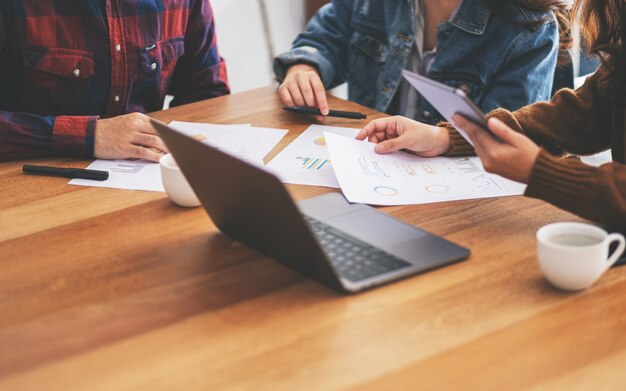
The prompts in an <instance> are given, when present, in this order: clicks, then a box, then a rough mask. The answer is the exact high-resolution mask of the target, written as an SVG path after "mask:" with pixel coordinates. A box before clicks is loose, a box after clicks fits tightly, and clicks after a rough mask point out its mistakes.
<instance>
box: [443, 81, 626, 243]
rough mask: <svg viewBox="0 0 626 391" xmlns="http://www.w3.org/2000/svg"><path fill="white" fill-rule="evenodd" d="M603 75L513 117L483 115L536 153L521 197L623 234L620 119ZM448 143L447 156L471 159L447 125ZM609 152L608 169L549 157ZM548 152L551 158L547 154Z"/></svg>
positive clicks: (624, 168) (625, 125)
mask: <svg viewBox="0 0 626 391" xmlns="http://www.w3.org/2000/svg"><path fill="white" fill-rule="evenodd" d="M604 72H606V71H605V70H604V69H600V70H598V72H596V74H595V75H593V76H591V77H590V78H588V79H587V81H586V82H585V84H584V85H583V86H582V87H580V88H579V89H577V90H575V91H574V90H569V89H566V90H561V91H559V92H558V93H557V94H556V95H555V96H554V98H553V99H552V100H551V101H549V102H540V103H535V104H532V105H530V106H526V107H524V108H522V109H520V110H518V111H515V112H513V113H511V112H509V111H506V110H502V109H498V110H495V111H493V112H491V113H490V114H489V116H494V117H497V118H499V119H501V120H502V121H504V122H505V123H507V124H508V125H509V126H510V127H511V128H513V129H515V130H517V131H519V132H522V133H524V134H526V135H527V136H528V137H530V138H531V139H532V140H533V141H534V142H535V143H537V144H538V145H540V146H541V147H542V149H541V152H540V153H539V156H538V158H537V160H536V162H535V165H534V167H533V169H532V172H531V176H530V180H529V182H528V187H527V189H526V193H525V195H527V196H529V197H533V198H539V199H542V200H544V201H547V202H549V203H551V204H553V205H555V206H557V207H559V208H562V209H564V210H567V211H569V212H572V213H575V214H577V215H579V216H581V217H584V218H586V219H589V220H593V221H596V222H599V223H601V224H605V225H607V226H608V227H609V228H611V229H618V230H621V231H624V230H626V165H624V150H625V149H626V147H625V143H626V141H625V140H626V137H625V132H626V117H625V116H624V110H623V108H622V107H620V105H618V104H614V102H613V101H612V99H610V98H608V96H609V93H608V92H607V91H605V90H603V89H602V87H601V85H602V83H600V82H599V80H600V79H601V77H602V75H603V74H604ZM448 129H449V131H450V139H451V142H452V148H451V150H450V151H449V152H448V153H447V154H446V155H448V156H459V155H468V154H472V153H474V150H473V148H472V146H471V145H469V144H468V143H467V141H465V139H464V138H463V137H462V136H461V135H460V134H458V133H457V132H456V131H455V130H454V128H451V127H450V125H448ZM609 148H611V149H612V155H613V163H608V164H604V165H603V166H601V167H597V168H596V167H590V166H588V165H585V164H584V163H582V162H580V161H579V160H578V159H563V158H560V157H557V156H554V154H555V152H554V151H559V150H560V151H562V152H567V153H570V154H575V155H591V154H594V153H597V152H601V151H604V150H607V149H609ZM548 151H551V152H552V153H549V152H548Z"/></svg>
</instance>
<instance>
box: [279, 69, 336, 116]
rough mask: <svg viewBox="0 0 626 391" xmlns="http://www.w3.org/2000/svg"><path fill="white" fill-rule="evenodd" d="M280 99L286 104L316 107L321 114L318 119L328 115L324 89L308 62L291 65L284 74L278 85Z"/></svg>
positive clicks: (318, 76)
mask: <svg viewBox="0 0 626 391" xmlns="http://www.w3.org/2000/svg"><path fill="white" fill-rule="evenodd" d="M278 94H279V95H280V99H281V100H282V101H283V103H284V104H285V105H287V106H307V107H317V108H318V109H320V111H321V112H322V114H323V115H322V116H317V119H318V120H320V121H323V120H324V116H325V115H328V112H329V108H328V102H327V100H326V89H324V84H323V83H322V79H320V75H319V74H318V73H317V69H315V67H312V66H311V65H308V64H296V65H292V66H291V67H290V68H289V69H288V70H287V74H286V75H285V80H284V81H283V84H281V85H280V87H278Z"/></svg>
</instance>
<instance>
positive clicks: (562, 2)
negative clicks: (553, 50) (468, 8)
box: [485, 0, 602, 52]
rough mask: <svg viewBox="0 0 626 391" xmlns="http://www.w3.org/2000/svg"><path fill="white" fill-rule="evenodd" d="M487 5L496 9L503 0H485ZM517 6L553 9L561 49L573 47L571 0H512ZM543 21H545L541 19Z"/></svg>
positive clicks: (537, 9) (543, 9)
mask: <svg viewBox="0 0 626 391" xmlns="http://www.w3.org/2000/svg"><path fill="white" fill-rule="evenodd" d="M485 1H486V3H487V5H488V6H489V7H490V8H492V9H494V10H496V11H497V9H498V6H500V5H502V4H503V2H502V0H485ZM599 1H602V0H599ZM511 2H512V3H514V4H515V5H517V6H520V7H522V8H527V9H530V10H533V11H552V12H553V13H554V16H555V17H556V20H557V22H558V24H559V49H560V50H561V52H565V51H566V50H567V49H569V48H570V47H572V43H573V40H572V34H571V29H570V13H571V8H572V7H571V6H572V2H571V0H512V1H511ZM539 22H540V23H542V22H543V21H539Z"/></svg>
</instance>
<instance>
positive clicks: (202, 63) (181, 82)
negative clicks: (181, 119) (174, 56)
mask: <svg viewBox="0 0 626 391" xmlns="http://www.w3.org/2000/svg"><path fill="white" fill-rule="evenodd" d="M168 93H169V94H171V95H174V100H173V101H172V103H171V105H172V107H173V106H179V105H182V104H186V103H191V102H196V101H199V100H203V99H209V98H214V97H217V96H221V95H226V94H228V93H230V90H229V87H228V81H227V76H226V65H225V63H224V59H222V58H221V57H220V55H219V52H218V50H217V40H216V35H215V20H214V18H213V10H212V8H211V4H210V3H209V2H208V1H206V0H196V2H195V4H194V6H193V9H192V10H191V15H190V17H189V24H188V26H187V31H186V33H185V54H184V55H183V57H181V59H180V60H179V62H178V64H177V65H176V70H175V71H174V74H173V75H172V81H171V83H170V86H169V89H168Z"/></svg>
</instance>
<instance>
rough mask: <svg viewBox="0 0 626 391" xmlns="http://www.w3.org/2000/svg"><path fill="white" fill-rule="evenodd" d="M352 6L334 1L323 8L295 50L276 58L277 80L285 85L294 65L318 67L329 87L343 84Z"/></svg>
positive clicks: (294, 45)
mask: <svg viewBox="0 0 626 391" xmlns="http://www.w3.org/2000/svg"><path fill="white" fill-rule="evenodd" d="M352 6H353V1H349V0H333V2H332V3H331V4H328V5H326V6H324V7H322V8H321V9H320V10H319V11H318V12H317V13H316V14H315V16H313V18H312V19H311V21H310V22H309V24H308V26H307V28H306V30H305V31H304V32H303V33H301V34H300V35H298V37H296V39H295V41H294V42H293V45H292V46H293V48H292V49H291V50H290V51H288V52H286V53H283V54H280V55H279V56H277V57H276V58H275V59H274V73H275V75H276V80H278V81H279V82H282V80H283V79H284V77H285V74H286V73H287V69H288V68H289V67H290V66H292V65H294V64H298V63H305V64H310V65H313V66H315V67H316V68H317V70H318V72H319V73H320V77H321V78H322V82H323V83H324V86H325V87H326V88H333V87H336V86H338V85H339V84H341V83H343V82H344V80H345V78H346V65H345V64H346V61H347V59H346V56H347V52H348V50H347V48H348V44H349V41H350V37H349V34H350V21H351V20H352Z"/></svg>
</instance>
